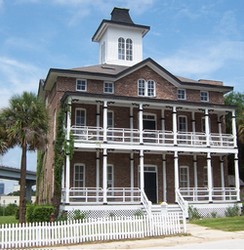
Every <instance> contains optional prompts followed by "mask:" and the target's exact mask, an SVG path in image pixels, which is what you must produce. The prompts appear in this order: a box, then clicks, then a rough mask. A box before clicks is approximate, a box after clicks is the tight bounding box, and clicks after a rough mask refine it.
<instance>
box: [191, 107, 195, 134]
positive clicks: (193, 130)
mask: <svg viewBox="0 0 244 250" xmlns="http://www.w3.org/2000/svg"><path fill="white" fill-rule="evenodd" d="M191 124H192V132H193V133H195V132H196V120H195V111H192V114H191Z"/></svg>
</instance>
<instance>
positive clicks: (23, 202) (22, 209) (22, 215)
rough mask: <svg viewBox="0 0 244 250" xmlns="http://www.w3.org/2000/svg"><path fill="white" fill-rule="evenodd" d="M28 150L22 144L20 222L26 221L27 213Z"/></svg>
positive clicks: (24, 144)
mask: <svg viewBox="0 0 244 250" xmlns="http://www.w3.org/2000/svg"><path fill="white" fill-rule="evenodd" d="M26 151H27V145H26V143H23V145H22V155H21V169H20V194H19V222H20V223H25V222H26V220H25V214H26V197H25V196H26V194H25V193H26V192H25V190H26Z"/></svg>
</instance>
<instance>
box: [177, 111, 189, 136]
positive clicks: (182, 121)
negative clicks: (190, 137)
mask: <svg viewBox="0 0 244 250" xmlns="http://www.w3.org/2000/svg"><path fill="white" fill-rule="evenodd" d="M178 131H180V132H187V131H188V128H187V116H185V115H179V116H178Z"/></svg>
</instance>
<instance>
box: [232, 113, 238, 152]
mask: <svg viewBox="0 0 244 250" xmlns="http://www.w3.org/2000/svg"><path fill="white" fill-rule="evenodd" d="M232 135H233V136H234V147H235V148H237V140H236V137H237V132H236V113H235V110H233V111H232Z"/></svg>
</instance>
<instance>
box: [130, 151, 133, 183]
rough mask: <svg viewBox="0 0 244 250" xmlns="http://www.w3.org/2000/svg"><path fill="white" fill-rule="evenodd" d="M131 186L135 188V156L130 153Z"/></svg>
mask: <svg viewBox="0 0 244 250" xmlns="http://www.w3.org/2000/svg"><path fill="white" fill-rule="evenodd" d="M130 186H131V187H134V154H133V153H130Z"/></svg>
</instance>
